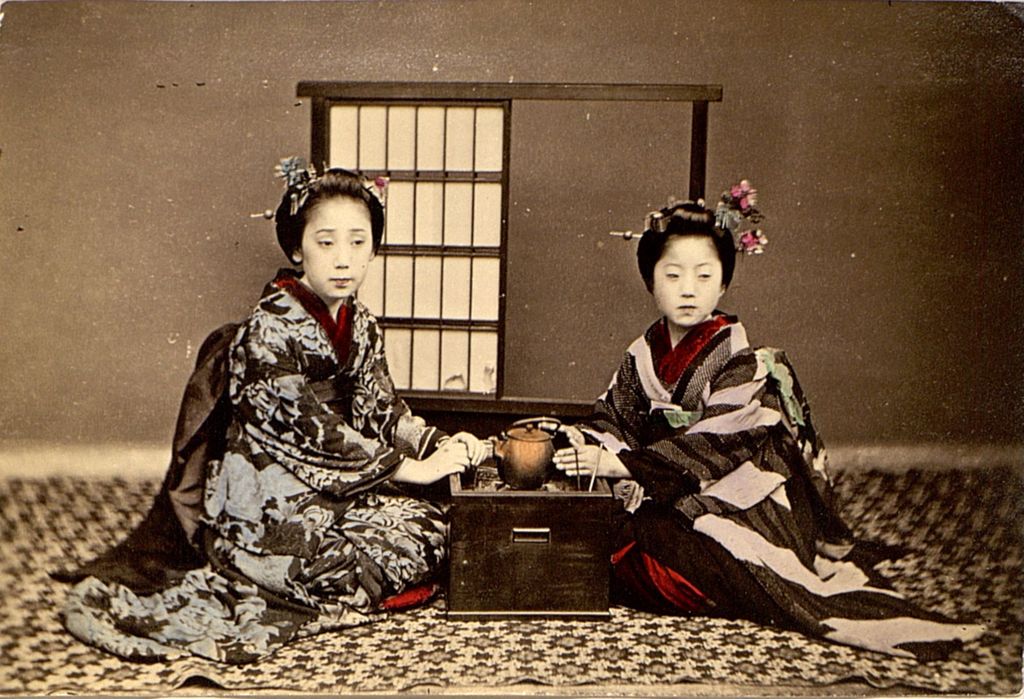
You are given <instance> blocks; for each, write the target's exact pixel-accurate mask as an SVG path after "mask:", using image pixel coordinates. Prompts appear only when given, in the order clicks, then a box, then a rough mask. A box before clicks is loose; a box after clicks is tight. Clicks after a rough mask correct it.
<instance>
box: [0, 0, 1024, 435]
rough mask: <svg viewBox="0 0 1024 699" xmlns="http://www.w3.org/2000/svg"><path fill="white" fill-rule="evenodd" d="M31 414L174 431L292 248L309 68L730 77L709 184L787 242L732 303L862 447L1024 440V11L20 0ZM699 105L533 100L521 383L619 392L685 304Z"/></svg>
mask: <svg viewBox="0 0 1024 699" xmlns="http://www.w3.org/2000/svg"><path fill="white" fill-rule="evenodd" d="M3 11H4V14H5V16H4V18H3V25H2V28H0V263H2V265H3V268H2V269H3V274H2V275H0V299H2V305H0V308H2V311H0V318H2V320H0V439H7V440H23V441H44V442H45V441H49V442H57V443H76V442H88V443H94V442H99V443H103V442H123V441H130V442H137V441H143V442H166V441H167V440H168V439H169V438H170V435H171V432H172V430H173V426H174V419H175V414H176V410H177V405H178V401H179V399H180V397H181V391H182V387H183V385H184V381H185V379H186V378H187V376H188V373H189V371H190V368H191V366H192V363H193V362H194V360H195V351H196V349H197V347H198V346H199V344H200V343H201V342H202V340H203V338H204V337H205V336H206V334H207V333H208V332H210V331H211V330H212V329H214V328H215V327H216V326H218V325H219V324H221V323H224V322H228V321H231V320H238V319H240V318H241V317H243V316H244V315H245V313H246V312H247V311H248V309H249V308H250V307H251V306H252V304H253V303H254V302H255V300H256V298H257V297H258V294H259V292H260V290H261V288H262V286H263V285H264V283H265V282H266V281H267V280H268V279H269V278H270V277H271V276H272V275H273V273H274V271H275V270H276V268H277V267H278V266H280V265H281V264H282V263H284V258H283V256H282V255H281V253H280V252H279V250H278V249H277V247H276V245H275V243H274V241H273V231H272V225H271V224H269V223H268V222H266V221H264V220H262V219H253V218H250V216H249V214H250V213H254V212H259V211H262V210H264V209H266V208H271V207H273V206H275V205H276V202H277V200H278V197H279V195H280V189H279V184H278V182H277V181H276V180H275V179H274V177H273V173H272V169H273V166H274V164H275V163H276V162H277V160H278V159H279V158H280V157H283V156H287V155H293V154H302V155H306V154H308V153H309V131H310V113H309V104H308V101H306V100H300V99H297V98H296V96H295V87H296V83H297V82H298V81H300V80H374V81H387V80H401V81H487V82H508V81H516V82H580V83H589V82H621V83H700V84H704V83H712V84H721V85H722V86H723V90H724V99H723V101H722V102H721V103H713V104H712V105H711V107H710V138H709V155H708V192H709V196H712V197H713V195H714V194H716V193H717V192H719V191H721V190H722V189H723V188H725V187H726V186H728V185H729V184H731V183H732V182H734V181H736V180H738V179H739V178H740V177H746V178H749V179H750V180H752V181H753V182H754V184H755V186H757V187H758V189H759V190H760V194H761V203H762V208H763V209H764V210H765V212H766V214H767V216H768V219H767V221H766V222H765V227H766V232H767V234H768V237H769V239H770V244H769V247H768V252H767V254H765V255H763V256H760V257H757V258H745V259H742V260H741V261H740V263H739V268H738V270H737V275H736V281H735V283H734V285H733V288H732V289H730V291H729V294H728V295H727V296H726V299H725V302H724V308H725V309H726V310H729V311H731V312H735V313H737V314H739V315H740V316H741V318H742V319H743V320H744V322H745V324H746V325H747V329H748V333H749V334H750V336H751V338H752V340H753V341H754V342H755V343H758V344H770V345H774V346H779V347H783V348H785V349H786V350H787V351H788V353H789V354H790V356H791V358H792V359H793V361H794V362H795V364H796V366H797V368H798V370H799V374H800V378H801V381H802V383H803V385H804V388H805V390H806V391H807V392H808V393H809V395H810V398H811V401H812V405H813V408H814V409H815V411H816V421H817V423H818V426H819V428H820V429H821V430H822V431H823V432H824V435H825V437H826V439H828V440H830V441H832V442H833V443H846V444H858V443H896V442H950V443H990V444H1004V443H1005V444H1009V443H1017V442H1019V441H1020V440H1019V437H1018V430H1017V427H1018V425H1019V424H1020V423H1021V418H1022V413H1024V411H1022V400H1021V392H1022V379H1021V377H1022V376H1024V359H1022V355H1024V353H1022V352H1021V351H1020V346H1021V342H1022V339H1024V333H1022V329H1024V328H1022V324H1024V315H1022V313H1021V311H1022V285H1021V281H1022V276H1024V275H1022V267H1024V253H1022V248H1024V246H1022V241H1024V238H1022V233H1024V231H1022V223H1021V222H1022V221H1024V196H1022V191H1024V189H1022V188H1024V167H1022V165H1024V155H1022V154H1024V109H1022V106H1024V105H1022V96H1024V89H1022V84H1024V81H1022V78H1024V32H1022V31H1021V28H1022V27H1021V18H1020V17H1019V16H1018V15H1019V14H1020V11H1019V10H1017V11H1016V14H1015V11H1014V9H1013V8H1009V9H1008V8H1007V7H1004V6H1000V5H995V4H982V3H950V4H941V3H916V2H915V3H900V2H896V3H891V4H890V3H887V2H845V3H844V2H831V1H820V0H805V1H802V2H801V1H796V2H790V1H785V2H783V1H772V0H762V1H759V2H738V1H733V2H703V1H692V2H676V1H664V2H656V1H648V2H635V3H623V2H620V1H618V0H587V1H585V2H584V1H577V2H550V3H549V2H525V1H512V0H508V1H488V2H483V1H475V2H470V1H454V0H441V1H438V2H401V1H385V2H339V3H331V2H320V3H296V2H289V3H281V2H275V3H251V4H246V3H223V4H220V3H206V2H197V3H172V2H159V3H144V2H127V3H122V2H82V3H79V2H31V3H29V2H7V3H5V4H4V6H3ZM688 140H689V111H688V109H687V108H686V107H685V106H684V108H683V109H682V110H677V111H675V112H674V111H673V110H672V109H671V108H670V107H667V106H665V105H660V104H659V105H652V104H641V105H632V106H625V105H617V106H609V105H607V104H590V103H578V104H571V105H564V104H563V105H558V104H546V103H545V104H540V103H533V104H528V105H523V104H517V105H516V106H515V108H514V116H513V133H512V163H511V168H512V177H513V180H512V182H513V184H512V188H511V190H510V192H509V194H510V211H509V243H508V278H507V291H508V298H507V317H506V323H507V350H506V364H505V372H506V373H505V386H506V394H507V395H512V396H521V397H539V398H556V399H590V398H593V397H595V396H596V395H597V394H599V393H600V392H601V391H602V390H603V389H604V388H605V387H606V385H607V382H608V380H609V378H610V376H611V374H612V372H613V370H614V368H615V366H616V365H617V364H618V361H619V359H620V357H621V354H622V352H623V350H624V349H625V347H626V346H627V345H628V344H629V342H630V341H631V340H632V339H633V338H634V337H636V335H637V334H639V333H640V332H641V331H642V330H643V329H644V328H645V327H646V326H647V325H648V324H649V323H650V322H651V321H652V320H653V319H654V318H655V317H656V312H655V310H654V308H653V305H652V304H651V301H650V298H649V296H648V294H647V292H646V291H645V289H644V287H643V284H642V282H641V281H640V278H639V275H638V274H637V273H636V271H635V263H634V259H633V247H632V246H633V245H634V243H627V242H624V241H621V240H618V239H615V238H612V237H610V236H609V235H608V231H609V230H613V229H622V228H634V229H636V228H637V227H638V226H640V225H641V222H642V219H643V216H644V214H645V213H646V212H647V211H648V210H649V209H650V208H652V207H655V206H661V205H663V204H664V203H665V201H666V200H667V198H668V197H669V196H672V195H677V196H685V194H686V192H685V183H686V176H687V173H688V163H687V162H686V158H687V155H688Z"/></svg>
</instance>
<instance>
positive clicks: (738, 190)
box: [609, 180, 768, 255]
mask: <svg viewBox="0 0 1024 699" xmlns="http://www.w3.org/2000/svg"><path fill="white" fill-rule="evenodd" d="M685 203H687V202H684V201H682V200H680V199H676V198H675V197H672V198H670V199H669V201H668V206H666V207H665V208H664V209H660V210H658V211H652V212H650V213H649V214H647V217H646V218H645V219H644V230H648V231H661V232H664V231H666V230H668V227H669V223H670V222H671V220H672V216H673V215H674V214H675V210H676V208H677V207H678V206H679V205H680V204H685ZM695 203H696V204H697V205H698V206H701V207H703V206H704V200H703V199H698V200H697V201H696V202H695ZM763 220H764V214H762V213H761V211H760V209H758V208H757V190H756V189H754V187H753V186H751V184H750V181H749V180H740V181H739V183H738V184H734V185H733V186H732V187H730V188H729V189H727V190H726V191H724V192H722V197H721V199H720V200H719V202H718V206H717V207H715V227H716V228H717V229H718V231H720V233H721V235H729V236H730V237H732V239H733V241H734V243H735V245H736V251H737V252H743V253H746V254H747V255H760V254H762V253H764V248H765V246H766V245H767V244H768V237H767V236H766V235H765V234H764V231H762V230H761V229H760V228H759V227H758V225H759V224H760V223H761V222H762V221H763ZM609 234H610V235H614V236H617V237H619V238H622V239H623V240H632V239H634V238H639V237H640V234H639V233H634V232H633V231H631V230H630V231H610V232H609Z"/></svg>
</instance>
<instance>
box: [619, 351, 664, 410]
mask: <svg viewBox="0 0 1024 699" xmlns="http://www.w3.org/2000/svg"><path fill="white" fill-rule="evenodd" d="M626 352H627V353H629V354H631V355H633V358H634V359H635V360H636V373H637V376H638V377H639V378H640V385H641V386H643V387H644V393H646V394H647V397H648V398H650V399H651V402H652V403H653V402H655V401H657V402H659V403H663V404H668V405H671V404H672V392H671V391H669V390H668V389H666V388H665V387H664V386H662V385H661V379H659V378H658V372H657V371H655V369H654V358H653V357H651V347H650V345H648V344H647V340H646V338H644V337H642V336H641V337H638V338H637V339H636V340H634V341H633V344H631V345H630V346H629V349H628V350H626Z"/></svg>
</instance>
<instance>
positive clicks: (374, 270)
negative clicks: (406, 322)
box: [358, 255, 384, 316]
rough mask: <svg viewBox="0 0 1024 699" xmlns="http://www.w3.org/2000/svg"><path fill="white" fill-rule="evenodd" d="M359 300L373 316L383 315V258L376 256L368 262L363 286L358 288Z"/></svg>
mask: <svg viewBox="0 0 1024 699" xmlns="http://www.w3.org/2000/svg"><path fill="white" fill-rule="evenodd" d="M358 296H359V300H360V301H362V302H363V304H365V305H366V307H367V308H369V309H370V313H372V314H373V315H375V316H380V315H383V314H384V256H383V255H377V257H375V258H373V259H372V260H371V261H370V266H369V268H368V269H367V270H366V277H365V278H364V279H363V285H362V286H360V287H359V294H358Z"/></svg>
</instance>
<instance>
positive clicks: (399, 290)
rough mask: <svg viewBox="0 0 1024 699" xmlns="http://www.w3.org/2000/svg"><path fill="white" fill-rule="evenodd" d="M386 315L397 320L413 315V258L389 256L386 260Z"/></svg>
mask: <svg viewBox="0 0 1024 699" xmlns="http://www.w3.org/2000/svg"><path fill="white" fill-rule="evenodd" d="M384 264H385V268H386V270H387V275H386V276H385V277H384V281H383V283H384V298H385V303H384V314H385V315H388V316H394V317H396V318H408V317H409V316H411V315H412V281H413V276H412V274H413V270H412V258H411V257H408V256H406V255H388V256H387V257H386V258H385V260H384Z"/></svg>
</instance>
